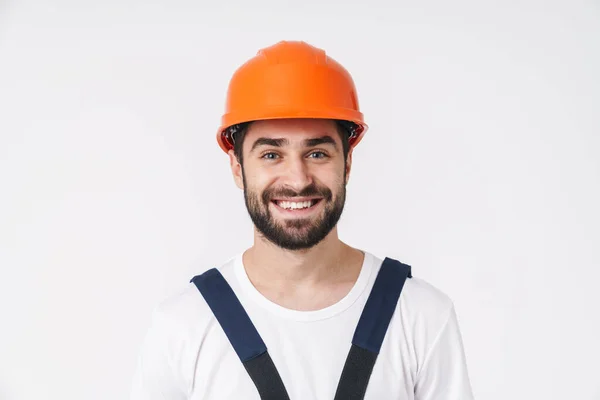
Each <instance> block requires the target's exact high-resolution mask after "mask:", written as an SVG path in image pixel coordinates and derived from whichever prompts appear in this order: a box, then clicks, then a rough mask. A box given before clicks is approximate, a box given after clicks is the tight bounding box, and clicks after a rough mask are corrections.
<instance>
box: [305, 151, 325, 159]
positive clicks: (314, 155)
mask: <svg viewBox="0 0 600 400" xmlns="http://www.w3.org/2000/svg"><path fill="white" fill-rule="evenodd" d="M308 156H309V157H312V158H325V157H327V154H325V153H323V152H322V151H315V152H312V153H310V154H309V155H308Z"/></svg>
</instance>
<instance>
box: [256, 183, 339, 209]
mask: <svg viewBox="0 0 600 400" xmlns="http://www.w3.org/2000/svg"><path fill="white" fill-rule="evenodd" d="M313 196H314V197H322V198H323V199H325V200H327V201H329V200H331V199H332V198H333V194H332V193H331V190H329V188H326V187H322V186H317V185H315V184H314V183H312V184H310V185H308V186H306V187H305V188H304V189H302V190H301V191H299V192H296V191H295V190H292V189H290V188H269V189H266V190H265V191H264V192H263V193H262V200H263V202H264V203H265V204H267V203H268V202H269V201H271V199H272V198H274V197H287V198H293V197H313Z"/></svg>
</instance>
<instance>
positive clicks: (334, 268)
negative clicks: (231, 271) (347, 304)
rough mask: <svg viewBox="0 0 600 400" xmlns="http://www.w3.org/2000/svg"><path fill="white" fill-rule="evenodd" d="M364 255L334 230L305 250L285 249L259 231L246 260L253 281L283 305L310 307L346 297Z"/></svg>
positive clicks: (268, 295) (298, 307) (245, 254)
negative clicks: (346, 242) (341, 238)
mask: <svg viewBox="0 0 600 400" xmlns="http://www.w3.org/2000/svg"><path fill="white" fill-rule="evenodd" d="M363 257H364V255H363V253H362V252H361V251H359V250H357V249H354V248H352V247H350V246H348V245H347V244H345V243H343V242H342V241H340V240H339V239H338V236H337V229H334V230H333V231H332V232H330V234H329V235H328V236H327V237H326V238H325V239H324V240H322V241H321V242H320V243H319V244H317V245H316V246H314V247H312V248H310V249H308V250H301V251H291V250H285V249H282V248H280V247H278V246H276V245H274V244H273V243H271V242H269V241H267V240H266V239H264V238H263V237H262V236H261V235H260V234H258V233H257V232H255V240H254V245H253V246H252V247H251V248H249V249H248V250H246V251H245V252H244V254H243V258H242V259H243V263H244V267H245V269H246V273H247V274H248V277H249V278H250V281H251V282H252V284H253V285H254V286H255V287H256V288H257V289H258V290H259V291H260V292H261V293H262V294H263V295H265V296H266V297H267V298H269V299H270V300H272V301H274V302H276V303H279V304H280V305H282V306H285V307H289V308H295V309H305V310H308V309H318V308H322V307H326V306H328V305H331V304H333V303H335V302H336V301H338V300H339V299H341V298H342V297H344V296H345V295H346V294H347V293H348V291H349V290H350V289H351V288H352V286H353V285H354V283H355V282H356V279H358V275H359V273H360V269H361V266H362V262H363ZM311 297H312V298H311Z"/></svg>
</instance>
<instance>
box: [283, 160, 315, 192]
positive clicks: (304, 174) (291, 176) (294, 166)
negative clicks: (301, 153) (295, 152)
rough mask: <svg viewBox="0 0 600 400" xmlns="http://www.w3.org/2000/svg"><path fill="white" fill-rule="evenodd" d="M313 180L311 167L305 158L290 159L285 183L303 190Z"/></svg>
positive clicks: (295, 188) (297, 189)
mask: <svg viewBox="0 0 600 400" xmlns="http://www.w3.org/2000/svg"><path fill="white" fill-rule="evenodd" d="M312 182H313V179H312V173H311V171H310V168H309V167H308V165H306V163H305V162H304V159H302V158H299V159H292V160H288V164H287V165H286V171H285V184H286V186H288V187H290V188H293V189H294V190H296V191H297V192H299V191H301V190H302V189H304V188H305V187H307V186H308V185H310V184H311V183H312Z"/></svg>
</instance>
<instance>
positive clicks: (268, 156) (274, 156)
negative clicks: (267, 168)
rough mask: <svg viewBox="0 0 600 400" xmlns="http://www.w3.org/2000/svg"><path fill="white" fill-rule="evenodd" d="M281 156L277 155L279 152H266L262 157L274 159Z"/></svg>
mask: <svg viewBox="0 0 600 400" xmlns="http://www.w3.org/2000/svg"><path fill="white" fill-rule="evenodd" d="M277 157H279V156H278V155H277V153H265V154H263V155H262V156H261V158H264V159H266V160H274V159H275V158H277Z"/></svg>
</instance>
